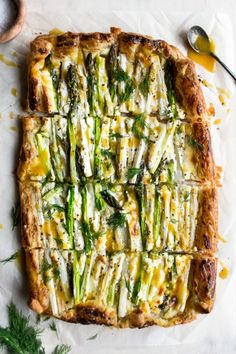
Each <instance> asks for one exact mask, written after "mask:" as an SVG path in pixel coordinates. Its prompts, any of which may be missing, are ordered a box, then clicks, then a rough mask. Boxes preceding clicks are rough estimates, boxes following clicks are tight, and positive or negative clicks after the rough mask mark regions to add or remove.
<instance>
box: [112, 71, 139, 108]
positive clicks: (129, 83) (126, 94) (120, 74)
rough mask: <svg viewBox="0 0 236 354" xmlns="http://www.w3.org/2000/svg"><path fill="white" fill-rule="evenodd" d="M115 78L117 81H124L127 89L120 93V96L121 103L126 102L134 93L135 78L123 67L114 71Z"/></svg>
mask: <svg viewBox="0 0 236 354" xmlns="http://www.w3.org/2000/svg"><path fill="white" fill-rule="evenodd" d="M114 78H115V80H116V81H117V82H124V83H125V89H124V91H123V92H121V93H119V95H118V98H119V101H120V104H122V103H123V102H126V101H127V100H128V99H129V98H130V97H131V96H132V94H133V92H134V89H135V85H134V82H133V80H132V79H131V78H130V77H129V75H128V74H127V73H126V72H125V71H124V70H123V69H121V68H119V69H117V70H116V71H114Z"/></svg>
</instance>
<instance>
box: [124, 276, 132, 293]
mask: <svg viewBox="0 0 236 354" xmlns="http://www.w3.org/2000/svg"><path fill="white" fill-rule="evenodd" d="M125 286H126V288H127V290H128V292H129V293H130V294H131V287H130V282H129V281H128V280H127V279H125Z"/></svg>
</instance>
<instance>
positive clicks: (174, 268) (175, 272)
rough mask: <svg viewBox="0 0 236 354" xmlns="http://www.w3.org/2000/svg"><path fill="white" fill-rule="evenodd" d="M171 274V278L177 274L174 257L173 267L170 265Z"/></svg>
mask: <svg viewBox="0 0 236 354" xmlns="http://www.w3.org/2000/svg"><path fill="white" fill-rule="evenodd" d="M172 273H173V276H176V275H177V274H178V272H177V264H176V257H174V261H173V265H172Z"/></svg>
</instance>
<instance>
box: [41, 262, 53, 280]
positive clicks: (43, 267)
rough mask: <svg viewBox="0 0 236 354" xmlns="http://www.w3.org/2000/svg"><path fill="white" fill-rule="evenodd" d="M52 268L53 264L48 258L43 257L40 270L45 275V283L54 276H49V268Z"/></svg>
mask: <svg viewBox="0 0 236 354" xmlns="http://www.w3.org/2000/svg"><path fill="white" fill-rule="evenodd" d="M51 269H52V264H50V263H49V262H48V261H47V260H46V258H44V259H43V261H42V263H41V267H40V271H41V274H42V277H43V280H44V282H45V283H47V282H48V281H49V280H50V279H51V278H52V277H51V276H49V275H48V274H47V273H48V271H49V270H51Z"/></svg>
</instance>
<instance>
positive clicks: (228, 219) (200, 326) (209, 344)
mask: <svg viewBox="0 0 236 354" xmlns="http://www.w3.org/2000/svg"><path fill="white" fill-rule="evenodd" d="M56 11H57V10H56V9H55V11H54V12H47V11H46V12H44V16H42V14H40V13H37V12H30V13H28V15H27V21H26V25H25V27H24V30H23V32H22V33H21V34H20V35H19V36H18V37H17V38H16V39H15V40H14V41H12V42H10V43H8V44H5V45H1V46H0V54H4V55H5V57H6V58H8V59H9V60H11V61H13V62H15V63H16V64H17V65H18V67H11V66H6V65H5V64H3V63H2V62H0V113H1V116H0V166H1V167H0V224H2V225H3V228H2V229H1V225H0V259H3V258H6V257H7V256H9V255H11V254H12V253H14V252H15V251H16V250H17V249H18V248H19V247H20V242H19V239H20V235H19V230H14V231H12V230H11V226H12V225H11V219H10V210H11V207H12V206H13V205H14V203H15V201H16V195H17V194H16V193H17V192H16V186H15V177H14V174H13V172H14V169H15V167H16V164H17V151H18V149H19V143H20V136H21V132H20V122H19V119H18V116H17V115H18V114H21V113H22V108H21V103H20V101H24V97H25V96H24V95H25V86H26V54H27V52H28V44H29V42H30V40H32V39H33V38H34V37H35V36H36V35H38V34H40V33H46V32H48V31H49V30H51V29H52V28H55V27H57V28H59V29H61V30H63V31H67V30H70V31H88V32H90V31H108V30H109V27H110V26H118V27H121V28H122V29H123V30H125V31H133V32H140V33H142V34H148V35H152V36H153V37H154V38H162V39H164V40H166V41H168V42H169V43H172V44H174V45H176V46H177V47H179V48H180V49H181V50H182V51H183V52H184V53H186V47H185V45H184V40H183V34H184V32H185V31H186V30H187V29H188V28H189V27H190V26H192V25H195V24H198V25H201V26H203V27H204V28H205V29H206V31H207V32H208V33H209V34H210V36H211V37H212V38H214V41H215V42H216V48H217V53H218V55H219V56H220V57H221V58H222V59H224V61H225V62H226V63H227V64H228V65H229V66H230V67H231V68H232V69H234V70H235V67H236V65H235V57H234V38H233V32H232V26H231V23H230V20H229V18H228V17H227V16H226V15H224V14H215V15H213V14H209V13H207V12H206V13H202V14H195V15H193V14H191V13H172V14H169V13H168V14H165V13H162V12H156V13H147V12H146V13H145V12H138V11H137V12H123V11H122V12H99V11H94V12H89V13H80V12H78V11H73V12H72V11H71V12H70V10H69V9H68V10H67V12H66V15H65V14H64V13H62V12H56ZM15 53H16V54H15ZM197 71H198V73H199V75H200V76H201V77H202V78H204V79H205V80H207V82H210V83H211V84H213V85H214V86H213V87H210V88H206V87H203V90H204V93H205V96H206V100H207V103H208V104H210V103H213V104H214V106H215V117H213V118H212V122H214V121H215V120H216V119H221V120H222V123H221V124H220V125H215V124H212V139H213V146H214V155H215V160H216V163H217V164H219V165H221V166H222V167H223V169H224V176H223V177H224V178H223V188H222V189H221V190H220V192H219V197H220V205H219V213H220V219H219V230H220V234H221V235H222V236H223V237H224V238H225V239H227V243H225V244H223V243H221V242H220V243H219V254H218V255H219V259H220V260H223V261H224V262H225V264H226V265H227V267H228V268H229V269H230V275H229V277H228V278H227V279H226V280H222V279H220V278H219V279H218V281H217V298H216V303H215V307H214V310H213V311H212V313H211V314H209V315H201V316H199V318H198V320H197V321H194V322H193V323H190V324H186V325H183V326H177V327H174V328H167V329H163V328H158V327H150V328H145V329H142V330H138V329H132V330H131V329H130V330H129V329H125V330H117V329H112V328H106V327H101V326H100V327H99V326H95V325H89V326H83V325H74V324H68V323H64V322H61V321H55V322H56V326H57V334H56V333H55V332H52V331H51V330H50V329H49V323H50V321H45V322H43V323H40V326H41V328H45V330H44V332H43V334H42V340H43V343H44V345H45V347H46V350H47V353H50V352H51V351H52V349H53V348H54V346H55V345H56V344H57V343H58V341H59V342H60V341H61V342H63V343H67V344H69V345H71V347H72V353H73V354H75V353H78V354H85V353H86V354H87V353H103V354H106V353H109V354H112V353H116V352H118V351H119V353H120V354H122V353H124V354H127V353H128V352H130V351H135V353H137V354H138V353H146V352H147V351H148V352H149V353H159V354H160V353H167V352H168V353H177V352H181V353H185V352H186V353H187V352H188V353H197V354H199V353H208V349H207V348H210V349H209V353H223V352H225V353H234V352H236V296H235V280H236V271H235V263H236V241H235V238H236V235H235V231H234V230H235V226H236V177H235V176H236V163H235V159H236V137H235V132H236V120H235V117H234V113H235V108H234V107H235V105H233V110H232V107H231V105H232V104H231V103H232V102H233V100H234V93H235V92H234V91H235V88H234V84H233V81H232V80H231V78H230V77H229V76H228V75H227V74H226V73H225V72H224V71H223V69H221V68H220V67H219V66H217V70H216V72H215V73H214V74H211V73H208V72H207V71H206V70H204V69H203V68H201V67H200V66H197ZM235 71H236V70H235ZM216 87H220V88H225V89H227V91H229V92H230V93H231V100H230V99H228V98H226V97H225V96H224V97H225V100H226V105H225V106H222V105H221V103H220V101H219V98H218V95H219V92H218V91H217V89H216ZM12 88H17V91H18V97H14V96H13V95H12V94H11V89H12ZM220 269H221V266H220V264H219V270H220ZM11 300H12V301H13V302H14V303H16V304H17V306H18V308H20V309H22V310H23V312H24V313H26V314H30V316H31V319H32V322H34V321H35V318H36V316H35V314H34V313H33V312H32V311H30V310H29V309H28V308H27V305H26V302H27V286H26V280H25V276H24V274H23V272H22V270H21V269H20V267H19V264H18V262H12V263H8V264H6V265H3V264H0V324H1V325H4V324H6V323H7V316H6V305H7V304H8V303H9V302H10V301H11ZM96 334H97V337H96V338H95V339H94V340H89V339H88V338H89V337H91V336H94V335H96ZM179 344H181V346H180V345H179ZM219 348H221V349H219ZM218 350H219V351H218Z"/></svg>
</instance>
